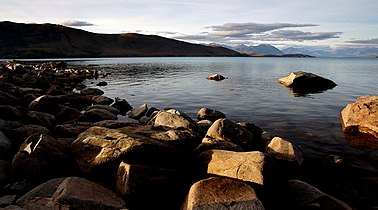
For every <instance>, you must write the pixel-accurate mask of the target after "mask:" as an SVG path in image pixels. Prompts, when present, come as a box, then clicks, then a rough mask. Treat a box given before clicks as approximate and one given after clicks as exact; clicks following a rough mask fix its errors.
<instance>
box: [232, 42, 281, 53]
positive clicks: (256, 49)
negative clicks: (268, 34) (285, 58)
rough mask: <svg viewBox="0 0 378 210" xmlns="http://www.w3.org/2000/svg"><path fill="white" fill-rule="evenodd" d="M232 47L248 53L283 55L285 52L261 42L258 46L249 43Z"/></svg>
mask: <svg viewBox="0 0 378 210" xmlns="http://www.w3.org/2000/svg"><path fill="white" fill-rule="evenodd" d="M231 49H233V50H235V51H238V52H241V53H246V54H270V55H282V54H284V53H283V52H282V51H281V50H279V49H277V48H276V47H274V46H272V45H270V44H260V45H257V46H247V45H238V46H236V47H232V48H231Z"/></svg>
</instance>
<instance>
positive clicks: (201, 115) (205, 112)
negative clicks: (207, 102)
mask: <svg viewBox="0 0 378 210" xmlns="http://www.w3.org/2000/svg"><path fill="white" fill-rule="evenodd" d="M220 118H226V115H225V114H223V113H222V112H220V111H217V110H213V109H208V108H201V109H200V110H199V111H198V113H197V119H198V121H201V120H210V121H211V122H214V121H215V120H217V119H220Z"/></svg>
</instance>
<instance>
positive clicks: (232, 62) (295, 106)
mask: <svg viewBox="0 0 378 210" xmlns="http://www.w3.org/2000/svg"><path fill="white" fill-rule="evenodd" d="M68 64H69V65H76V66H83V65H88V66H90V68H94V69H97V70H99V71H101V72H102V73H104V72H105V73H110V75H109V76H108V77H106V78H100V79H98V80H99V81H107V82H108V86H105V87H101V89H102V90H104V91H105V95H106V96H108V97H112V98H114V97H120V98H125V99H126V100H127V101H128V102H129V103H130V104H131V105H132V106H133V107H138V106H139V105H140V104H143V103H147V104H148V106H149V107H156V108H160V109H161V108H165V107H172V108H177V109H179V110H181V111H184V112H185V113H187V114H189V116H191V117H192V118H194V119H195V118H196V113H197V111H198V110H199V109H200V108H201V107H207V108H211V109H216V110H220V111H222V112H223V113H225V114H226V116H227V118H229V119H231V120H234V121H237V122H241V121H252V122H254V123H255V124H256V125H258V126H260V127H261V128H263V129H264V130H266V131H269V132H271V133H274V134H277V135H280V136H282V137H285V138H287V139H291V140H293V141H295V142H296V143H297V144H298V145H300V146H301V147H302V148H303V150H304V152H305V158H308V159H312V158H314V159H317V160H328V159H329V158H330V155H336V156H340V157H341V158H342V159H343V160H344V161H345V162H346V163H347V165H348V167H349V168H351V169H355V170H356V171H357V172H356V173H359V172H361V173H363V175H357V177H358V179H360V180H357V181H356V180H354V181H355V182H356V183H354V182H353V181H350V182H352V184H351V186H350V189H349V188H348V189H347V190H349V191H353V190H356V189H354V188H356V187H358V186H355V185H358V184H360V185H362V189H359V190H357V191H356V193H357V194H356V193H354V194H353V193H352V194H350V193H349V194H347V195H344V194H342V195H340V196H341V197H343V198H344V199H347V198H348V196H352V195H353V196H365V197H364V198H365V200H363V199H362V200H361V203H362V202H366V201H367V202H370V203H368V204H367V205H365V206H364V205H363V204H361V205H362V206H363V207H366V208H369V207H371V206H375V205H378V204H377V202H375V203H374V201H372V200H374V199H371V200H369V198H370V197H369V196H372V195H374V196H375V195H377V194H376V191H374V190H372V189H370V187H374V185H375V187H378V184H377V183H378V179H377V177H378V142H372V141H367V140H366V141H365V140H364V139H359V140H356V139H353V140H351V139H348V138H345V137H344V135H343V133H342V131H341V123H340V112H341V110H342V109H343V108H344V107H345V106H346V105H347V104H348V103H352V102H354V101H355V100H356V99H357V98H358V97H360V96H364V95H378V85H377V84H378V82H377V79H378V59H374V58H373V59H358V58H355V59H353V58H352V59H351V58H348V59H346V58H345V59H343V58H337V59H334V58H247V57H243V58H228V57H225V58H224V57H222V58H212V57H209V58H105V59H85V60H76V61H69V62H68ZM293 71H307V72H312V73H315V74H318V75H320V76H323V77H325V78H328V79H331V80H333V81H334V82H336V83H337V86H336V87H335V88H333V89H331V90H327V91H325V92H322V93H316V94H308V95H305V96H296V95H295V94H293V93H292V92H291V91H290V89H288V88H285V87H283V86H282V85H280V84H279V83H278V82H277V80H278V79H279V78H281V77H284V76H287V75H289V74H290V73H291V72H293ZM214 73H219V74H222V75H224V76H226V77H228V79H226V80H223V81H220V82H216V81H210V80H206V76H208V75H211V74H214ZM96 83H97V81H96V82H95V83H94V84H92V86H95V84H96ZM88 84H89V85H90V81H88ZM305 161H306V159H305ZM329 182H331V181H329ZM345 182H347V183H349V181H348V180H346V181H345ZM323 184H325V185H326V183H323ZM343 185H345V183H344V184H343ZM365 185H367V186H365ZM343 187H345V186H343ZM325 188H327V187H326V186H325ZM342 189H343V188H342ZM342 189H341V190H342ZM375 189H377V188H375ZM328 190H330V191H332V189H328ZM353 192H354V191H353ZM372 192H375V194H374V193H372ZM336 194H337V193H336ZM375 200H376V199H375ZM353 203H354V204H355V205H357V206H358V205H359V201H354V202H353Z"/></svg>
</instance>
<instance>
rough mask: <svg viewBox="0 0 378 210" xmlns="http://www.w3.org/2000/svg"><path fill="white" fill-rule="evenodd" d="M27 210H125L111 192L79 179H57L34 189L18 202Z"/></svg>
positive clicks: (119, 199)
mask: <svg viewBox="0 0 378 210" xmlns="http://www.w3.org/2000/svg"><path fill="white" fill-rule="evenodd" d="M16 204H17V205H18V206H21V207H23V208H25V209H41V210H48V209H94V210H105V209H109V210H110V209H124V207H125V203H124V202H123V201H122V199H121V198H119V197H118V196H117V195H115V193H114V192H112V191H111V190H109V189H107V188H105V187H103V186H101V185H99V184H96V183H94V182H91V181H88V180H86V179H83V178H79V177H67V178H58V179H52V180H50V181H47V182H45V183H43V184H41V185H39V186H38V187H36V188H34V189H33V190H31V191H30V192H28V193H27V194H25V195H24V196H22V197H21V198H19V199H18V200H17V201H16Z"/></svg>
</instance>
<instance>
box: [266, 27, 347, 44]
mask: <svg viewBox="0 0 378 210" xmlns="http://www.w3.org/2000/svg"><path fill="white" fill-rule="evenodd" d="M340 34H342V32H316V33H312V32H303V31H298V30H279V31H273V32H272V33H270V34H266V35H261V37H260V40H264V41H299V42H302V41H307V40H326V39H332V38H340V36H339V35H340Z"/></svg>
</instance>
